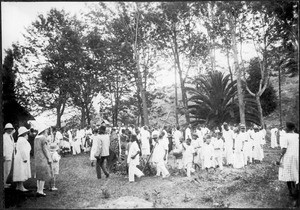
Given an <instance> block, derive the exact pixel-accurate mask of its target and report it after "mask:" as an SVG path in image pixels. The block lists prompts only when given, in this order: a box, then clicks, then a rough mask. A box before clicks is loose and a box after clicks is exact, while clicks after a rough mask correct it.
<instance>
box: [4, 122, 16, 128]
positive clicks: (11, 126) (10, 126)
mask: <svg viewBox="0 0 300 210" xmlns="http://www.w3.org/2000/svg"><path fill="white" fill-rule="evenodd" d="M9 128H11V129H14V126H13V125H12V124H11V123H7V124H6V125H5V127H4V129H9Z"/></svg>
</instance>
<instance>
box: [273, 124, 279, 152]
mask: <svg viewBox="0 0 300 210" xmlns="http://www.w3.org/2000/svg"><path fill="white" fill-rule="evenodd" d="M277 132H278V129H277V128H276V127H275V126H273V128H272V129H271V148H275V147H278V144H277Z"/></svg>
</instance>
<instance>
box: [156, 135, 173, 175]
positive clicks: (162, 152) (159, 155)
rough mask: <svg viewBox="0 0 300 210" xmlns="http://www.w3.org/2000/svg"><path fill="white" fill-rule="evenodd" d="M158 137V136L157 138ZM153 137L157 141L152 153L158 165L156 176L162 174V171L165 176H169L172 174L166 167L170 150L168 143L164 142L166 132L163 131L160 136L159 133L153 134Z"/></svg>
mask: <svg viewBox="0 0 300 210" xmlns="http://www.w3.org/2000/svg"><path fill="white" fill-rule="evenodd" d="M157 137H158V138H157ZM152 138H153V139H154V141H155V144H154V146H153V147H154V149H153V154H152V162H153V163H154V165H155V166H156V175H155V176H156V177H158V176H160V174H161V173H162V177H163V178H167V177H169V176H170V173H169V171H168V169H167V168H166V159H167V152H168V145H167V144H166V143H165V142H164V139H163V138H164V133H163V132H161V133H160V134H159V136H157V134H153V135H152Z"/></svg>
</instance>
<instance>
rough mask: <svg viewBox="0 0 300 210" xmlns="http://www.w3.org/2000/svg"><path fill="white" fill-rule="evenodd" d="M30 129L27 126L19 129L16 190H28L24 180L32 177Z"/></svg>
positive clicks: (14, 179) (16, 156) (15, 160)
mask: <svg viewBox="0 0 300 210" xmlns="http://www.w3.org/2000/svg"><path fill="white" fill-rule="evenodd" d="M28 132H29V130H28V129H26V128H25V127H23V126H22V127H20V128H19V129H18V141H17V143H16V150H15V159H14V164H13V167H14V168H13V172H14V173H13V181H14V182H17V187H16V190H20V191H22V192H26V191H28V190H27V189H26V188H25V187H24V184H23V183H24V182H25V181H26V180H28V179H29V178H31V168H30V151H31V145H30V143H29V142H28Z"/></svg>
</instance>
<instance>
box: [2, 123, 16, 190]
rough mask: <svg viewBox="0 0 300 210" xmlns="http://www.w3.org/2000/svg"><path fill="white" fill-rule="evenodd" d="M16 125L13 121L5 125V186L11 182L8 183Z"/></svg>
mask: <svg viewBox="0 0 300 210" xmlns="http://www.w3.org/2000/svg"><path fill="white" fill-rule="evenodd" d="M13 131H14V127H13V125H12V124H11V123H7V124H6V125H5V127H4V132H5V133H4V134H3V159H4V161H3V178H4V188H8V187H10V184H9V183H6V181H7V178H8V175H9V173H10V171H11V167H12V159H13V152H14V144H15V141H14V138H13V136H12V134H13Z"/></svg>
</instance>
